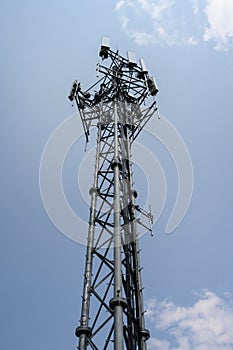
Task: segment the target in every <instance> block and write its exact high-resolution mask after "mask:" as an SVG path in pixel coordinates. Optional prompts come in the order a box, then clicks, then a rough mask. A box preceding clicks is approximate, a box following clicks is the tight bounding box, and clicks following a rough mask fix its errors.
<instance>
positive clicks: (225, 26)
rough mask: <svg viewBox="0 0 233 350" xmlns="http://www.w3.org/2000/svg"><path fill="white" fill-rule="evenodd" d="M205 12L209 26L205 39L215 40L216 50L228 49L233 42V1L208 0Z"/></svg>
mask: <svg viewBox="0 0 233 350" xmlns="http://www.w3.org/2000/svg"><path fill="white" fill-rule="evenodd" d="M205 14H206V16H207V19H208V22H209V27H208V28H206V30H205V34H204V37H203V38H204V41H210V40H214V41H215V42H216V45H215V49H216V50H219V51H227V50H228V49H229V48H230V47H232V44H233V40H232V39H233V20H232V18H233V1H232V0H207V6H206V8H205Z"/></svg>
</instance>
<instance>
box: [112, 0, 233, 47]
mask: <svg viewBox="0 0 233 350" xmlns="http://www.w3.org/2000/svg"><path fill="white" fill-rule="evenodd" d="M115 9H116V11H117V12H118V14H119V18H120V21H121V28H122V30H123V31H124V32H125V33H126V34H127V35H128V36H129V37H130V38H132V39H133V40H134V41H135V42H136V43H137V44H138V45H148V44H160V45H167V46H180V45H186V46H195V45H197V44H198V43H200V42H209V41H213V42H214V48H215V50H218V51H227V50H229V49H230V48H231V47H232V44H233V21H232V18H233V1H230V0H189V1H188V2H187V3H186V5H185V6H182V5H181V3H180V2H179V1H178V0H119V1H117V2H116V6H115Z"/></svg>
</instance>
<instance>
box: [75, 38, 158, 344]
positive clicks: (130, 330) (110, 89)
mask: <svg viewBox="0 0 233 350" xmlns="http://www.w3.org/2000/svg"><path fill="white" fill-rule="evenodd" d="M100 57H101V58H102V60H106V61H107V62H108V64H107V65H103V64H100V63H99V64H98V66H97V71H98V74H99V75H100V74H101V78H99V79H98V81H97V82H96V83H95V84H94V85H93V86H91V87H90V88H89V89H88V90H86V91H82V88H81V84H80V83H79V82H78V81H77V80H75V81H74V83H73V86H72V89H71V92H70V95H69V99H70V100H71V101H74V102H75V103H76V105H77V107H78V110H79V113H80V117H81V120H82V123H83V128H84V132H85V135H86V140H87V141H88V139H89V131H90V128H92V127H93V126H95V127H96V128H97V147H96V159H95V172H94V182H93V186H92V188H91V189H90V196H91V206H90V218H89V230H88V236H87V250H86V262H85V273H84V287H83V296H82V311H81V319H80V325H79V326H78V327H77V329H76V335H77V337H79V344H78V349H79V350H86V349H87V346H89V348H91V349H94V350H109V349H114V350H123V349H127V350H146V340H147V339H148V338H149V336H150V333H149V331H148V330H147V329H146V328H145V321H144V308H143V298H142V289H143V288H142V282H141V265H140V250H139V243H138V225H140V224H142V221H141V219H140V215H142V214H143V215H144V216H145V217H146V218H147V219H148V224H146V225H145V224H143V226H144V227H146V229H148V230H151V229H152V224H153V216H152V215H151V213H146V212H145V211H144V210H143V209H140V208H139V206H138V205H136V202H135V200H136V197H137V192H136V191H135V189H134V188H133V179H132V162H131V146H132V143H133V141H134V140H135V139H136V137H137V136H138V134H139V133H140V131H141V130H142V129H143V127H144V126H145V124H146V123H147V122H148V121H149V119H150V118H151V117H152V115H153V114H154V113H155V112H156V111H157V107H156V101H155V98H154V97H155V96H156V94H157V92H158V89H157V86H156V83H155V81H154V79H153V78H152V77H149V76H148V72H147V70H146V67H145V63H144V61H143V60H140V66H139V65H138V64H137V62H136V59H135V57H134V54H133V53H131V52H128V58H127V59H126V58H124V57H122V56H120V55H119V52H118V51H116V52H114V51H112V50H111V49H110V46H109V43H108V40H107V38H103V41H102V46H101V49H100ZM148 100H149V103H148Z"/></svg>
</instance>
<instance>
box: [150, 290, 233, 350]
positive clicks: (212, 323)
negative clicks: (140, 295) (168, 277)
mask: <svg viewBox="0 0 233 350" xmlns="http://www.w3.org/2000/svg"><path fill="white" fill-rule="evenodd" d="M146 304H147V305H146V307H147V310H148V311H147V313H146V317H147V321H148V322H149V323H150V324H154V330H153V331H152V333H153V332H154V333H155V334H156V333H157V334H158V333H159V334H160V335H161V334H162V336H159V337H153V334H152V339H150V341H149V344H148V349H149V350H152V349H153V350H157V349H163V350H209V349H211V350H219V349H222V350H231V349H232V348H233V307H232V303H231V301H230V299H229V297H226V296H224V297H223V298H220V297H219V296H217V295H216V294H215V293H213V292H211V291H205V292H204V293H203V294H202V295H200V296H199V299H198V300H197V301H196V302H195V303H194V305H192V306H186V307H185V306H179V305H176V304H175V302H174V301H173V300H171V299H166V300H163V301H161V302H160V301H158V300H157V299H151V300H149V301H148V302H147V303H146Z"/></svg>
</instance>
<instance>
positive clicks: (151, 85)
mask: <svg viewBox="0 0 233 350" xmlns="http://www.w3.org/2000/svg"><path fill="white" fill-rule="evenodd" d="M99 56H100V58H101V59H102V60H101V62H98V64H97V69H96V70H97V81H96V83H94V84H93V85H92V86H91V87H89V88H88V89H86V90H85V89H83V88H82V85H81V83H80V82H79V81H78V80H75V81H74V82H73V85H72V88H71V91H70V94H69V96H68V98H69V99H70V101H72V102H73V101H75V103H76V105H77V107H78V110H79V113H80V116H81V119H82V123H83V127H84V132H85V135H86V140H87V141H88V135H89V129H90V128H91V127H92V126H97V125H98V124H99V123H101V122H104V123H106V120H104V121H103V120H101V115H100V112H99V111H100V105H101V106H102V105H103V104H106V105H108V106H110V105H111V104H112V103H114V102H115V103H119V104H120V103H124V104H125V105H133V106H134V112H135V111H136V114H135V113H134V112H132V113H131V115H132V116H133V114H135V115H134V117H135V118H131V123H130V125H131V129H132V131H134V133H133V134H134V137H132V139H134V138H135V135H136V134H137V133H136V131H140V130H141V129H142V127H143V126H144V124H145V121H146V122H147V121H148V116H151V115H152V114H153V113H154V112H155V111H157V107H155V105H156V101H155V97H156V95H157V93H158V91H159V90H158V87H157V84H156V81H155V79H154V77H153V76H150V75H149V73H148V70H147V67H146V64H145V61H144V59H140V60H139V61H138V62H137V59H136V55H135V53H134V52H131V51H127V57H123V56H121V55H120V54H119V50H116V51H113V50H111V48H110V39H109V38H108V37H102V42H101V47H100V51H99ZM148 106H149V107H148ZM143 107H144V108H145V109H144V111H143ZM101 110H102V109H101ZM151 112H152V113H151ZM136 129H137V130H136Z"/></svg>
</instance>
